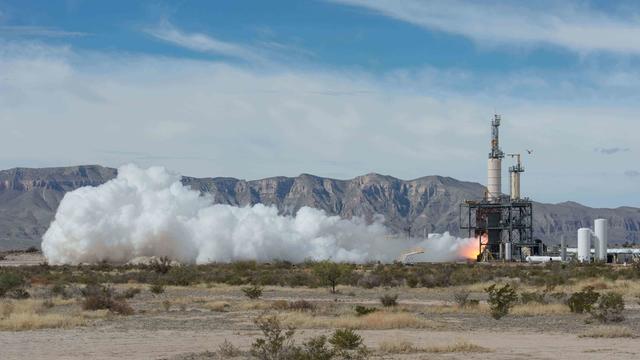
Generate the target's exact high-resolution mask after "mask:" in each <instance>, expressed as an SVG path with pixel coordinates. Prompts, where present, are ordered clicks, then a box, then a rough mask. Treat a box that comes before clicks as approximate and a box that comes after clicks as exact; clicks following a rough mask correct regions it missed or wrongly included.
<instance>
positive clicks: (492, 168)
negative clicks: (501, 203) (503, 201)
mask: <svg viewBox="0 0 640 360" xmlns="http://www.w3.org/2000/svg"><path fill="white" fill-rule="evenodd" d="M487 168H488V177H487V199H489V200H498V199H499V198H500V195H501V193H502V159H495V158H490V159H489V163H488V166H487Z"/></svg>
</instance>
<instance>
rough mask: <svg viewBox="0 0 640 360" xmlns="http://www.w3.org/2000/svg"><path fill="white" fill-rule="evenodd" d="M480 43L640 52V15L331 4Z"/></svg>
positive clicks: (531, 7) (439, 4) (389, 2)
mask: <svg viewBox="0 0 640 360" xmlns="http://www.w3.org/2000/svg"><path fill="white" fill-rule="evenodd" d="M330 1H333V2H336V3H342V4H346V5H352V6H358V7H363V8H366V9H370V10H372V11H375V12H377V13H380V14H382V15H385V16H389V17H392V18H395V19H398V20H401V21H406V22H409V23H412V24H415V25H417V26H421V27H424V28H427V29H430V30H437V31H443V32H448V33H453V34H458V35H462V36H465V37H468V38H470V39H472V40H474V41H476V42H478V43H480V44H483V45H486V44H510V45H515V46H522V45H526V44H548V45H555V46H559V47H562V48H567V49H570V50H573V51H578V52H591V51H608V52H609V51H610V52H616V53H632V54H640V41H638V39H640V22H639V21H638V11H635V13H633V12H627V13H626V15H625V16H620V15H618V16H614V15H608V14H605V13H602V12H599V11H597V10H595V9H593V8H590V7H589V6H586V5H585V3H583V2H579V3H578V2H573V1H569V2H557V1H556V2H542V3H539V2H523V1H514V2H504V1H481V2H479V1H465V0H447V1H438V0H436V1H420V0H403V1H396V0H330Z"/></svg>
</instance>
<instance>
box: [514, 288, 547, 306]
mask: <svg viewBox="0 0 640 360" xmlns="http://www.w3.org/2000/svg"><path fill="white" fill-rule="evenodd" d="M520 302H521V303H523V304H528V303H531V302H537V303H539V304H544V303H546V301H545V300H544V293H537V292H526V291H525V292H522V293H520Z"/></svg>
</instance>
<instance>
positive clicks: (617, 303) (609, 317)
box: [590, 292, 624, 323]
mask: <svg viewBox="0 0 640 360" xmlns="http://www.w3.org/2000/svg"><path fill="white" fill-rule="evenodd" d="M623 310H624V299H623V298H622V295H620V294H618V293H614V292H611V293H606V294H602V295H600V298H599V299H598V303H597V305H596V306H595V307H593V308H592V309H591V311H590V312H591V316H592V317H593V318H594V319H596V320H598V321H599V322H602V323H607V322H620V321H622V320H624V317H623V316H622V311H623Z"/></svg>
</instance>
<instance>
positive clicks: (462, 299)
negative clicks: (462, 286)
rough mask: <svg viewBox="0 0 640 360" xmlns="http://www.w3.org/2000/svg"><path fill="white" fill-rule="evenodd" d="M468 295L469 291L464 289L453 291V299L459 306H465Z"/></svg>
mask: <svg viewBox="0 0 640 360" xmlns="http://www.w3.org/2000/svg"><path fill="white" fill-rule="evenodd" d="M469 295H470V292H468V291H466V290H461V291H456V292H455V293H453V300H455V302H456V304H458V306H459V307H465V306H467V302H468V301H469Z"/></svg>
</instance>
